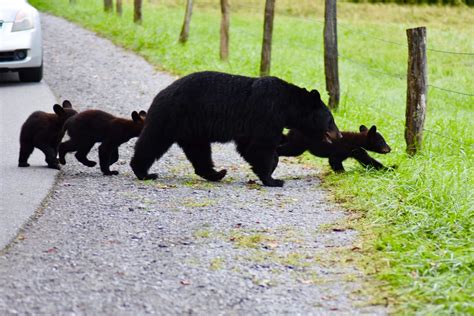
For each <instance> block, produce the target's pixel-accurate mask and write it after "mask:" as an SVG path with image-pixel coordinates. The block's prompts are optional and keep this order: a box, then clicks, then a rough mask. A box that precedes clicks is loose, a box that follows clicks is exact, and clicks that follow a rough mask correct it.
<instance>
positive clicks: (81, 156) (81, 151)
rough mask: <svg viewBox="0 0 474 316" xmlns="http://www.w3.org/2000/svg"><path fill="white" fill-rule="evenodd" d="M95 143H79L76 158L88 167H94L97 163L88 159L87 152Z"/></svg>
mask: <svg viewBox="0 0 474 316" xmlns="http://www.w3.org/2000/svg"><path fill="white" fill-rule="evenodd" d="M93 146H94V143H82V144H80V145H78V149H77V152H76V155H75V156H76V159H77V160H78V161H79V162H80V163H82V164H83V165H84V166H87V167H94V166H95V165H96V164H97V163H96V162H95V161H92V160H89V159H87V154H88V153H89V151H91V149H92V147H93Z"/></svg>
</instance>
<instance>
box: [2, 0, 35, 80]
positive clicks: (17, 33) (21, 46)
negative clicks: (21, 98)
mask: <svg viewBox="0 0 474 316" xmlns="http://www.w3.org/2000/svg"><path fill="white" fill-rule="evenodd" d="M42 45H43V44H42V40H41V24H40V15H39V13H38V10H36V9H35V8H34V7H32V6H31V5H30V4H28V2H27V1H26V0H0V72H6V71H14V72H18V74H19V77H20V80H21V81H24V82H38V81H41V79H42V78H43V47H42Z"/></svg>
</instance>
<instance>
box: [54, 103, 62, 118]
mask: <svg viewBox="0 0 474 316" xmlns="http://www.w3.org/2000/svg"><path fill="white" fill-rule="evenodd" d="M53 110H54V113H56V114H57V115H58V116H61V115H63V114H64V109H63V108H62V106H60V105H59V104H55V105H54V106H53Z"/></svg>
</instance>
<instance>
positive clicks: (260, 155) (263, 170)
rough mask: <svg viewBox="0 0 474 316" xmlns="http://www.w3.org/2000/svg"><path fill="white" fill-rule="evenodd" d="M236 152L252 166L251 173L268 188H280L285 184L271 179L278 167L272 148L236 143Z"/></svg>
mask: <svg viewBox="0 0 474 316" xmlns="http://www.w3.org/2000/svg"><path fill="white" fill-rule="evenodd" d="M237 151H238V152H239V153H240V154H241V155H242V157H243V158H244V159H245V160H246V161H247V162H248V163H249V164H250V166H252V170H253V172H255V174H256V175H257V176H258V178H259V179H260V180H261V181H262V183H263V185H265V186H269V187H282V186H283V184H284V183H285V182H284V181H283V180H280V179H273V178H272V173H273V171H274V170H275V168H276V167H277V165H278V154H277V152H276V150H275V148H274V147H271V146H264V145H257V144H255V145H249V144H248V143H246V142H237Z"/></svg>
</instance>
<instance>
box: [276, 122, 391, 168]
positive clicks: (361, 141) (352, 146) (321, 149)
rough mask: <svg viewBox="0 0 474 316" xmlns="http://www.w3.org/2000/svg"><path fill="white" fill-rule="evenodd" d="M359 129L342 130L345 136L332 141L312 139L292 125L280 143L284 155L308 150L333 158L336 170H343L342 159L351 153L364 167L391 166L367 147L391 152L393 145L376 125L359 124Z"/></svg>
mask: <svg viewBox="0 0 474 316" xmlns="http://www.w3.org/2000/svg"><path fill="white" fill-rule="evenodd" d="M359 131H360V132H359V133H355V132H342V138H341V139H338V140H335V141H333V142H332V143H328V142H326V141H323V140H318V139H316V140H315V139H310V138H309V137H306V136H305V135H304V134H303V133H301V132H300V131H299V130H297V129H292V130H290V131H289V132H288V134H287V135H286V136H285V135H283V136H282V144H281V145H280V146H279V147H278V155H280V156H299V155H301V154H302V153H304V152H305V151H306V150H308V151H309V152H310V153H311V154H313V155H315V156H317V157H323V158H329V165H330V166H331V168H332V170H334V171H335V172H343V171H344V167H343V166H342V162H343V161H344V160H346V159H347V158H349V157H352V158H354V159H356V160H357V161H358V162H359V163H360V164H361V165H362V166H364V167H372V168H375V169H378V170H379V169H388V168H386V167H384V166H383V165H382V164H381V163H380V162H378V161H377V160H375V159H373V158H372V157H370V156H369V154H367V152H366V150H369V151H373V152H376V153H379V154H386V153H389V152H390V147H389V146H388V145H387V143H386V142H385V139H384V138H383V137H382V135H380V134H379V133H377V127H376V126H375V125H373V126H372V127H371V128H370V129H367V127H365V126H364V125H361V126H360V127H359Z"/></svg>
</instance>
